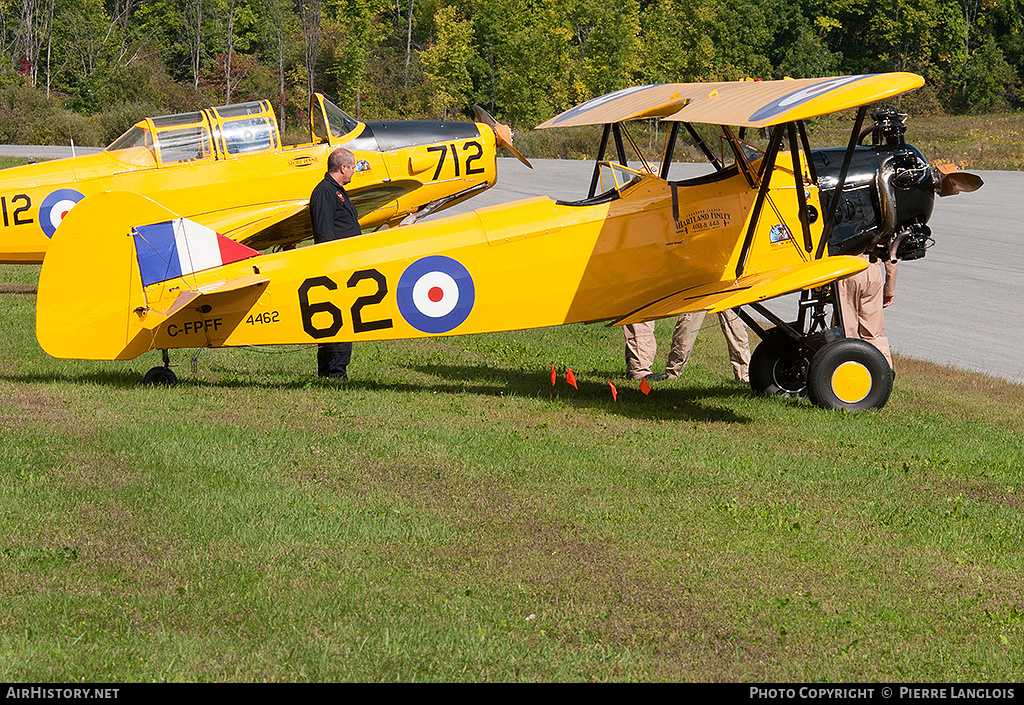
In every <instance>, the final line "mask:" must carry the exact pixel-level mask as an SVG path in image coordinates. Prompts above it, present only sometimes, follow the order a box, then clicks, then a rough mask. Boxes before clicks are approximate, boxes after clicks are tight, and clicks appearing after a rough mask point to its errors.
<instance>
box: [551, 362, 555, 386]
mask: <svg viewBox="0 0 1024 705" xmlns="http://www.w3.org/2000/svg"><path fill="white" fill-rule="evenodd" d="M551 386H552V387H554V386H555V366H554V365H551Z"/></svg>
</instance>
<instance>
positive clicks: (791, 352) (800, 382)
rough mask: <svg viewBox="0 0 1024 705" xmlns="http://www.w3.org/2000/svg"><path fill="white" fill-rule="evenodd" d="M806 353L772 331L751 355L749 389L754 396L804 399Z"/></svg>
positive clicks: (789, 340)
mask: <svg viewBox="0 0 1024 705" xmlns="http://www.w3.org/2000/svg"><path fill="white" fill-rule="evenodd" d="M808 354H809V353H808V351H807V350H806V349H805V348H804V347H803V346H801V345H800V344H799V343H798V342H797V341H795V340H793V339H792V338H790V337H789V336H788V335H786V333H785V331H783V330H781V329H779V328H772V329H771V330H769V331H768V332H766V333H765V335H764V338H762V340H761V342H760V343H759V344H758V346H757V347H756V348H754V352H753V354H752V355H751V356H750V388H751V389H752V390H753V391H754V394H759V395H763V396H780V397H786V398H802V397H806V396H807V373H808V370H809V369H810V365H811V361H810V358H809V357H808Z"/></svg>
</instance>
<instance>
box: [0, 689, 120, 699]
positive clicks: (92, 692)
mask: <svg viewBox="0 0 1024 705" xmlns="http://www.w3.org/2000/svg"><path fill="white" fill-rule="evenodd" d="M119 690H120V688H40V687H36V686H33V687H31V688H15V687H13V686H12V687H9V688H8V689H7V694H6V697H8V698H24V699H26V700H94V699H95V700H116V699H117V691H119Z"/></svg>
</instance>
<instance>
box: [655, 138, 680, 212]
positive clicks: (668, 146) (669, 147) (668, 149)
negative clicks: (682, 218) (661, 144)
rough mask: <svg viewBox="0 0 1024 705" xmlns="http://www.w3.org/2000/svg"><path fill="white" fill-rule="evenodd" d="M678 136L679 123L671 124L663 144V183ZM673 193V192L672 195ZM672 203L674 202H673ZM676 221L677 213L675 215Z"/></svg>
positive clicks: (666, 178) (665, 179)
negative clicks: (666, 139)
mask: <svg viewBox="0 0 1024 705" xmlns="http://www.w3.org/2000/svg"><path fill="white" fill-rule="evenodd" d="M678 135H679V123H678V122H674V123H672V129H671V130H669V133H668V141H667V142H666V143H665V156H664V157H662V159H661V173H660V174H659V176H660V177H661V178H662V180H663V181H668V170H669V169H670V168H671V166H672V155H673V154H674V153H675V151H676V137H677V136H678ZM674 194H675V192H674V191H673V195H674ZM673 203H674V201H673ZM676 215H677V218H676V220H678V219H679V218H678V213H677V214H676Z"/></svg>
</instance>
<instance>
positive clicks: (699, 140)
mask: <svg viewBox="0 0 1024 705" xmlns="http://www.w3.org/2000/svg"><path fill="white" fill-rule="evenodd" d="M683 126H684V127H685V128H686V131H687V132H689V133H690V138H691V139H692V140H693V143H694V144H695V145H697V147H699V148H700V151H701V152H703V153H704V156H705V157H707V158H708V161H709V162H711V164H712V165H713V166H714V167H715V170H716V171H721V170H722V162H720V161H718V157H716V156H715V153H714V152H712V151H711V148H710V147H708V143H707V142H705V141H704V138H703V137H701V136H700V135H699V134H698V133H697V131H696V130H695V129H693V125H691V124H690V123H688V122H684V123H683Z"/></svg>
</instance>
